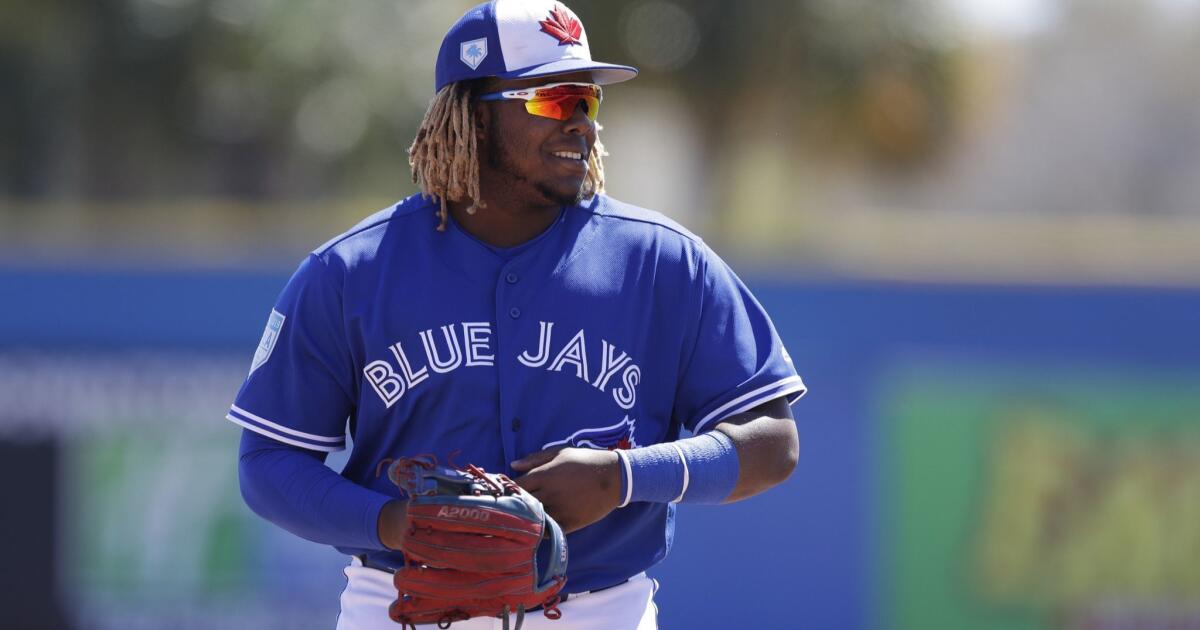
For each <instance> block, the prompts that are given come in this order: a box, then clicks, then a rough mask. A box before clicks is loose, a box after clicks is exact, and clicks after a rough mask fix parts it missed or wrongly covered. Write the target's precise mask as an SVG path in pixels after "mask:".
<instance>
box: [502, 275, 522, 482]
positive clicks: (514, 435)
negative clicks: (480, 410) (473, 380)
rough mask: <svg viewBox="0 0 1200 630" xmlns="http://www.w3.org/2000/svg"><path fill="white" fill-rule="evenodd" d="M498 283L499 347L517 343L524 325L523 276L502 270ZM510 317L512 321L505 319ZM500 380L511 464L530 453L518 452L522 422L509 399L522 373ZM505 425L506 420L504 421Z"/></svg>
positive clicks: (504, 375) (504, 433)
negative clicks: (519, 332) (512, 342)
mask: <svg viewBox="0 0 1200 630" xmlns="http://www.w3.org/2000/svg"><path fill="white" fill-rule="evenodd" d="M497 280H498V281H497V283H496V307H497V308H496V311H497V313H496V315H497V335H498V337H499V339H498V347H499V346H504V345H506V342H508V341H511V340H514V339H515V337H516V336H517V333H516V330H517V327H519V326H520V325H521V323H520V320H521V315H522V312H521V308H520V307H519V306H518V305H517V304H516V302H518V300H519V299H520V298H519V297H518V295H519V293H521V292H520V291H518V289H519V288H520V282H521V274H519V273H518V272H517V271H516V270H515V269H511V268H509V269H501V271H500V276H499V278H497ZM505 314H507V315H508V317H505V316H504V315H505ZM498 375H499V377H500V409H499V411H500V418H502V419H503V418H507V419H508V421H507V424H508V430H507V431H502V433H501V435H502V436H503V437H502V438H501V442H502V443H503V445H504V450H505V455H506V457H507V458H508V459H509V461H511V460H513V459H517V458H518V457H520V456H522V455H526V454H527V453H524V452H518V451H519V449H521V448H522V447H521V446H519V442H520V441H521V440H520V437H519V436H520V435H521V418H520V417H519V416H517V414H516V411H517V410H516V409H514V408H513V405H512V399H510V398H509V395H510V394H512V393H513V392H514V391H515V390H514V389H513V388H514V387H516V382H517V381H518V380H519V372H513V371H511V370H499V374H498ZM501 422H502V423H503V422H504V420H501Z"/></svg>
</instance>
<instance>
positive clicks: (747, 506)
mask: <svg viewBox="0 0 1200 630" xmlns="http://www.w3.org/2000/svg"><path fill="white" fill-rule="evenodd" d="M286 277H287V275H286V273H277V272H233V271H219V272H217V271H164V272H149V271H90V270H78V269H58V270H50V269H19V268H8V269H0V352H18V351H19V352H28V351H36V352H41V351H44V352H48V353H54V352H71V353H78V352H85V353H86V352H99V353H104V352H113V351H123V350H126V349H129V348H136V349H140V350H154V351H165V352H168V353H169V352H173V351H186V352H192V353H194V352H211V353H223V354H226V355H228V354H238V353H240V354H241V355H244V357H245V361H246V364H247V365H248V364H249V360H250V357H251V356H252V354H253V348H254V347H255V345H256V343H257V341H258V337H259V336H260V334H261V331H262V326H263V322H264V321H265V316H266V314H267V313H268V311H269V309H270V307H271V304H272V303H273V301H274V299H275V296H276V294H277V293H278V291H279V289H280V288H281V287H282V284H283V282H284V281H285V280H286ZM748 283H749V284H750V285H751V287H752V288H753V289H754V290H755V292H756V294H757V295H758V296H759V298H760V300H761V301H762V302H763V303H764V304H765V305H766V307H767V309H768V311H769V312H770V313H771V314H772V316H773V318H774V320H775V322H776V324H777V326H778V328H779V330H780V333H781V335H782V337H783V340H784V342H785V343H786V345H787V347H788V348H789V350H790V352H791V354H792V356H793V358H794V359H795V363H796V366H797V368H798V369H799V370H800V372H801V374H802V376H803V377H804V378H805V381H806V382H807V383H808V385H809V387H810V390H811V391H810V393H809V394H808V395H807V396H806V397H805V398H804V399H802V400H801V401H800V402H799V403H798V404H797V405H796V406H795V408H794V411H795V415H796V418H797V421H798V423H799V427H800V435H801V459H800V464H799V467H798V469H797V471H796V473H795V474H794V475H793V476H792V478H791V479H790V480H789V481H787V482H786V483H785V484H784V485H783V486H781V487H779V488H776V489H774V490H772V491H771V492H769V493H767V494H765V495H762V496H759V497H755V498H753V499H751V500H748V501H744V502H742V503H739V504H735V505H729V506H719V507H691V506H689V507H684V508H682V509H681V510H680V511H679V520H678V527H677V531H676V538H675V542H674V544H675V547H674V551H673V553H672V555H671V556H670V557H669V558H668V559H667V560H666V561H665V562H664V563H663V564H662V565H661V566H660V567H657V568H656V569H655V570H654V571H653V572H652V574H653V575H654V576H655V577H656V578H657V579H658V580H659V581H660V583H661V589H660V591H659V594H658V596H657V601H658V606H659V610H660V619H661V621H662V627H664V628H719V627H744V626H745V625H746V624H747V621H748V620H757V621H758V623H755V624H754V625H755V626H756V627H771V628H833V629H855V628H874V627H888V626H889V623H888V619H886V618H885V617H886V616H885V615H884V614H883V613H881V608H880V602H881V601H882V600H883V598H884V594H883V591H885V590H886V589H887V588H888V584H887V581H886V579H885V576H886V574H887V570H886V567H885V566H884V560H883V558H885V557H886V554H885V551H886V550H884V549H882V548H881V543H880V542H879V541H881V540H883V539H885V538H886V536H883V535H881V534H883V533H884V532H885V531H886V530H887V528H888V527H889V523H888V519H887V516H886V514H884V513H883V512H882V511H881V509H880V507H879V506H881V505H882V501H883V499H882V498H881V496H880V495H881V493H882V492H883V491H884V488H883V487H882V484H881V483H880V482H879V479H880V476H879V474H880V471H879V458H880V453H881V452H882V451H883V450H884V448H885V445H884V444H881V438H880V437H879V436H880V435H881V428H882V427H881V426H880V423H881V421H882V420H881V417H882V414H881V413H880V409H879V405H880V404H881V403H880V386H881V385H880V383H881V378H882V375H883V374H884V373H886V372H887V371H888V370H890V369H892V368H893V367H894V366H895V365H896V364H897V362H903V361H905V360H906V358H909V357H913V356H939V357H951V358H954V359H964V360H969V361H974V362H976V363H980V364H1013V365H1059V366H1070V367H1072V368H1078V369H1081V370H1084V371H1086V370H1090V369H1099V370H1103V369H1108V368H1112V367H1119V368H1120V369H1121V370H1130V369H1133V370H1141V371H1145V372H1147V373H1155V372H1158V371H1168V372H1178V371H1189V370H1190V371H1195V370H1196V369H1197V366H1200V334H1198V333H1197V327H1198V325H1200V291H1198V290H1183V289H1146V288H1085V287H1021V286H987V287H980V286H945V285H922V284H899V283H874V282H862V281H841V280H828V279H822V280H796V281H778V280H765V279H763V280H756V279H754V278H749V279H748ZM233 393H234V392H232V391H231V392H230V393H229V394H230V397H232V395H233ZM214 422H217V423H220V422H221V421H220V419H219V418H214ZM229 430H230V431H234V429H233V427H229ZM232 464H233V458H232V456H231V458H230V465H232ZM231 492H236V490H235V489H231ZM329 601H330V602H332V605H334V606H336V594H330V600H329Z"/></svg>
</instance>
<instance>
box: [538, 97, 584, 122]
mask: <svg viewBox="0 0 1200 630" xmlns="http://www.w3.org/2000/svg"><path fill="white" fill-rule="evenodd" d="M581 101H582V102H583V106H584V113H586V114H587V117H588V119H589V120H596V113H597V112H599V111H600V99H599V98H597V97H595V96H582V95H578V94H572V95H564V96H554V97H542V96H540V95H539V96H535V97H534V98H532V99H530V100H528V101H525V111H527V112H529V113H530V114H533V115H534V116H543V117H546V118H553V119H555V120H567V119H568V118H570V117H571V116H572V115H574V113H575V109H576V108H577V107H579V103H580V102H581Z"/></svg>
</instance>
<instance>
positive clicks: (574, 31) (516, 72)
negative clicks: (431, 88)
mask: <svg viewBox="0 0 1200 630" xmlns="http://www.w3.org/2000/svg"><path fill="white" fill-rule="evenodd" d="M578 71H590V72H591V73H592V80H593V81H595V82H596V83H599V84H601V85H607V84H610V83H618V82H621V81H628V80H629V79H632V78H633V77H635V76H637V72H638V71H637V69H636V68H633V67H630V66H620V65H615V64H611V63H601V62H598V61H592V52H591V49H589V48H588V40H587V33H586V32H584V30H583V23H582V22H580V21H579V18H578V17H577V16H576V15H575V12H574V11H572V10H571V9H569V8H567V6H566V5H564V4H563V3H561V2H557V1H556V0H492V1H491V2H485V3H483V4H481V5H478V6H476V7H475V8H473V9H471V10H469V11H467V12H466V14H464V15H463V16H462V17H461V18H459V20H458V21H457V22H455V23H454V26H451V27H450V31H449V32H448V33H446V37H445V38H443V39H442V47H441V49H440V50H439V51H438V59H437V70H436V73H435V83H436V87H435V91H437V90H440V89H442V88H443V87H445V86H446V85H449V84H450V83H453V82H455V81H464V80H467V79H478V78H481V77H500V78H502V79H520V78H526V77H543V76H548V75H553V74H564V73H568V72H578Z"/></svg>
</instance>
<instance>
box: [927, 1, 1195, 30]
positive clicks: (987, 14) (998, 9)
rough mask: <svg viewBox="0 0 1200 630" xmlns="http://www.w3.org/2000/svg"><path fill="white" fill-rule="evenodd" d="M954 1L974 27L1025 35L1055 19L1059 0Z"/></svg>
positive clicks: (958, 9)
mask: <svg viewBox="0 0 1200 630" xmlns="http://www.w3.org/2000/svg"><path fill="white" fill-rule="evenodd" d="M1176 1H1179V0H1176ZM1188 1H1191V0H1188ZM950 4H951V6H952V7H953V8H954V10H955V11H956V12H957V13H958V15H959V16H960V17H961V18H962V19H963V21H965V22H966V23H967V24H968V25H969V26H971V27H973V28H979V29H983V30H987V31H995V32H999V33H1003V34H1007V35H1025V34H1028V33H1032V32H1035V31H1038V30H1040V29H1041V28H1042V27H1044V26H1047V25H1049V24H1051V23H1053V22H1054V12H1055V4H1056V3H1055V2H1053V1H1052V0H950Z"/></svg>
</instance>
